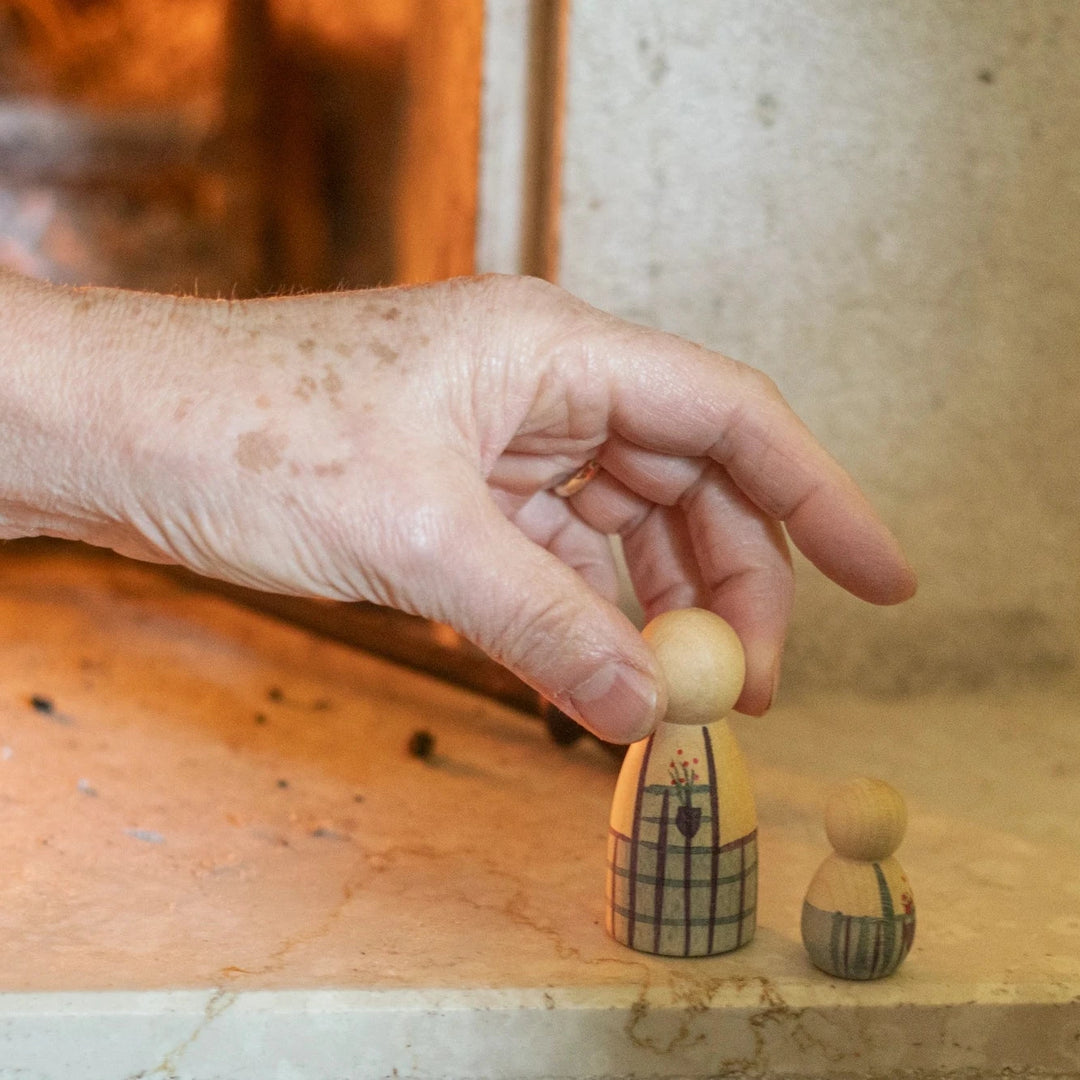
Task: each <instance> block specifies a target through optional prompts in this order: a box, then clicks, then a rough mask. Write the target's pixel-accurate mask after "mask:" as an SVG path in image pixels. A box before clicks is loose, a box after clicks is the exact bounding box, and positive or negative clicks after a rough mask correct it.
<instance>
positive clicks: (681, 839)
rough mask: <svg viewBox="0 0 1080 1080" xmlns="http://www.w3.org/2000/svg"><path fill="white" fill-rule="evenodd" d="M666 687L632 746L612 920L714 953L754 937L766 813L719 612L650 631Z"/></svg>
mask: <svg viewBox="0 0 1080 1080" xmlns="http://www.w3.org/2000/svg"><path fill="white" fill-rule="evenodd" d="M644 637H645V640H646V641H647V642H648V643H649V645H650V646H651V648H652V649H653V652H654V653H655V654H656V657H657V661H658V662H659V665H660V668H661V670H662V671H663V673H664V676H665V680H666V682H667V686H668V707H667V712H666V713H665V715H664V718H663V720H662V721H661V722H660V723H659V724H658V725H657V727H656V730H655V731H654V732H653V733H652V734H651V735H649V736H648V737H646V738H645V739H642V740H641V741H640V742H636V743H634V744H633V745H632V746H631V747H630V748H629V750H628V751H627V753H626V758H625V759H624V761H623V766H622V770H621V772H620V774H619V779H618V783H617V784H616V787H615V795H614V799H613V801H612V808H611V828H610V830H609V833H608V870H607V929H608V933H610V934H611V936H612V937H614V938H615V939H616V940H617V941H619V942H621V943H622V944H624V945H629V946H630V947H631V948H633V949H637V950H639V951H641V952H647V953H654V954H658V955H662V956H709V955H713V954H715V953H722V952H729V951H731V950H732V949H737V948H739V946H741V945H745V944H746V943H747V942H748V941H750V939H751V938H752V937H753V936H754V929H755V925H756V922H755V920H756V904H757V817H756V814H755V810H754V798H753V793H752V791H751V788H750V778H749V775H748V774H747V771H746V766H745V764H744V762H743V759H742V755H741V754H740V752H739V748H738V745H737V744H736V742H735V738H734V736H733V735H732V733H731V729H730V727H729V726H728V723H727V720H726V719H725V717H726V715H727V713H728V712H730V710H731V708H732V706H733V705H734V704H735V701H736V700H737V699H738V697H739V694H740V693H741V692H742V686H743V680H744V678H745V675H746V661H745V657H744V655H743V649H742V645H741V643H740V641H739V638H738V636H737V635H736V634H735V631H734V630H732V628H731V627H730V626H728V624H727V623H726V622H724V620H723V619H721V618H720V617H719V616H717V615H714V614H713V613H712V612H710V611H705V610H703V609H700V608H690V609H685V610H681V611H669V612H667V613H666V614H664V615H660V616H659V617H657V618H656V619H654V620H653V621H652V622H651V623H649V625H648V626H646V628H645V630H644Z"/></svg>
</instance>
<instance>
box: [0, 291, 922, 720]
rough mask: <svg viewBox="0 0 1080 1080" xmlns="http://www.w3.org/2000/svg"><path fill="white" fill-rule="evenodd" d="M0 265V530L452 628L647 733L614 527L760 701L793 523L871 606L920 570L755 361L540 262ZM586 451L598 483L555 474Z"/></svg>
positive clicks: (630, 558)
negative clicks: (325, 281)
mask: <svg viewBox="0 0 1080 1080" xmlns="http://www.w3.org/2000/svg"><path fill="white" fill-rule="evenodd" d="M0 287H2V290H3V292H4V293H5V295H6V294H8V293H10V294H12V295H10V296H8V297H7V299H8V300H9V301H10V302H9V303H8V306H7V308H6V314H5V316H4V324H3V326H2V327H0V330H2V331H3V333H4V335H5V338H6V340H8V341H9V342H16V343H17V344H16V345H9V346H7V347H6V348H7V353H6V355H5V363H6V364H7V368H8V372H9V386H13V387H14V388H15V390H14V391H11V390H10V389H9V391H8V392H7V394H6V398H5V399H4V400H2V401H0V419H2V420H3V422H4V425H5V427H4V430H6V431H7V432H8V442H9V450H11V451H13V452H11V453H9V464H8V466H7V467H6V473H7V475H4V474H3V472H0V534H2V535H4V536H18V535H29V534H41V533H45V534H53V535H61V536H68V537H74V538H78V539H84V540H87V541H89V542H91V543H96V544H101V545H105V546H108V547H112V548H114V549H115V550H117V551H119V552H122V553H125V554H128V555H131V556H134V557H136V558H140V559H149V560H154V561H165V562H174V563H180V564H183V565H185V566H187V567H189V568H191V569H193V570H195V571H198V572H199V573H202V574H207V575H211V576H213V577H217V578H222V579H225V580H228V581H233V582H238V583H240V584H243V585H248V586H254V587H256V588H261V589H266V590H272V591H277V592H287V593H295V594H301V595H310V596H323V597H333V598H337V599H343V600H358V599H363V600H371V601H375V602H377V603H380V604H387V605H391V606H393V607H396V608H399V609H401V610H404V611H408V612H412V613H416V614H420V615H424V616H427V617H430V618H433V619H437V620H440V621H443V622H446V623H449V624H450V625H452V626H454V627H455V628H456V629H457V630H459V631H460V632H461V633H462V634H464V635H465V636H466V637H468V638H469V639H470V640H472V641H474V642H475V643H476V644H478V645H479V646H480V647H481V648H483V649H484V650H486V651H487V652H488V653H489V654H490V655H492V656H493V657H495V658H496V659H497V660H499V661H500V662H502V663H504V664H505V665H507V666H508V667H509V668H511V669H512V670H513V671H515V672H516V673H517V674H518V675H520V676H521V677H522V678H524V679H525V680H526V681H528V682H529V683H530V684H531V685H533V686H535V687H536V688H537V689H538V690H540V691H541V692H542V693H544V694H545V695H547V696H548V697H549V698H551V699H552V700H554V701H555V702H556V703H558V704H559V705H560V706H561V707H562V708H564V709H565V710H566V711H567V712H569V713H570V714H571V715H574V716H576V717H577V718H578V719H580V720H581V721H582V722H583V723H584V724H585V725H586V726H588V727H590V728H591V729H592V730H594V731H596V732H597V733H598V734H600V735H602V736H604V737H606V738H609V739H613V740H617V741H627V740H630V739H633V738H637V737H640V736H641V735H643V734H644V733H645V732H647V731H648V730H649V729H650V728H651V727H652V725H653V724H654V723H655V721H656V719H657V718H658V711H659V710H662V708H663V704H664V696H665V690H664V687H663V685H662V680H660V679H659V677H658V675H657V672H656V670H655V667H654V663H653V660H652V657H651V655H650V653H649V652H648V650H647V648H646V647H645V645H644V643H643V642H642V640H641V638H640V635H639V634H638V633H637V632H636V631H635V630H634V628H633V626H632V625H631V624H630V622H629V621H628V620H627V619H626V617H625V616H624V615H623V614H622V613H621V612H620V611H619V610H618V609H617V607H616V606H615V605H614V603H613V601H614V598H615V594H616V584H617V582H616V573H615V569H614V566H613V563H612V557H611V550H610V544H609V541H608V534H615V533H618V534H620V535H621V536H622V539H623V543H624V549H625V553H626V559H627V564H628V566H629V569H630V572H631V577H632V580H633V583H634V586H635V588H636V590H637V592H638V595H639V597H640V599H641V601H642V603H643V606H644V608H645V610H646V613H647V614H648V615H650V616H651V615H654V614H657V613H659V612H660V611H663V610H667V609H668V608H672V607H684V606H690V605H696V606H702V607H708V608H711V609H712V610H714V611H716V612H718V613H719V614H721V615H723V616H724V617H725V618H726V619H728V621H729V622H731V623H732V625H733V626H734V627H735V629H736V630H737V631H738V633H739V635H740V637H741V638H742V640H743V643H744V646H745V648H746V652H747V664H748V673H747V681H746V686H745V689H744V691H743V694H742V697H741V698H740V700H739V702H738V705H737V707H738V708H739V709H741V710H742V711H744V712H749V713H753V714H759V713H761V712H763V711H765V710H766V709H767V708H768V706H769V704H770V702H771V699H772V696H773V693H774V690H775V684H776V679H777V675H778V670H779V660H780V654H781V649H782V644H783V639H784V634H785V631H786V627H787V622H788V617H789V614H790V608H791V600H792V573H791V564H790V559H789V556H788V551H787V546H786V541H785V531H786V534H787V536H790V538H791V539H792V540H793V541H794V543H795V544H796V545H797V546H798V547H799V548H800V549H801V550H802V551H803V552H804V553H805V554H806V555H807V556H808V557H809V558H810V559H811V560H812V561H813V562H814V563H815V564H816V565H817V566H818V567H819V568H820V569H821V570H822V571H823V572H824V573H825V574H827V575H828V576H829V577H831V578H832V579H833V580H835V581H836V582H838V583H839V584H840V585H841V586H843V587H844V588H846V589H848V590H850V591H851V592H853V593H855V594H856V595H858V596H860V597H862V598H864V599H866V600H869V601H872V602H875V603H893V602H896V601H899V600H902V599H905V598H906V597H908V596H909V595H911V593H912V592H913V590H914V577H913V574H912V572H911V570H910V568H909V567H908V566H907V564H906V562H905V561H904V559H903V556H902V555H901V553H900V551H899V549H898V547H897V545H896V543H895V541H894V540H893V539H892V537H891V536H890V534H889V533H888V531H887V530H886V529H885V527H884V526H883V525H882V524H881V523H880V521H879V520H878V519H877V517H876V516H875V515H874V513H873V512H872V510H871V509H870V507H869V506H868V504H867V502H866V500H865V499H864V498H863V496H862V495H861V494H860V492H859V491H858V490H857V488H856V487H855V485H854V484H853V483H852V481H851V480H850V479H849V478H848V476H847V475H846V474H845V473H844V472H843V471H842V470H841V469H840V468H839V466H838V465H836V463H835V462H834V461H833V460H832V459H831V458H830V457H829V456H828V455H827V454H826V453H825V451H824V450H822V448H821V447H820V446H819V445H818V444H817V443H816V442H815V441H814V439H813V438H812V437H811V436H810V434H809V433H808V432H807V430H806V429H805V427H804V426H803V425H802V424H801V423H800V421H799V420H798V419H797V418H796V416H795V415H794V414H793V413H792V412H791V410H790V409H789V408H788V406H787V405H786V404H785V403H784V402H783V400H782V398H781V397H780V395H779V393H778V392H777V390H776V388H775V387H774V386H773V385H772V384H771V383H770V382H769V381H768V380H767V379H766V378H765V377H764V376H763V375H761V374H760V373H758V372H756V371H754V370H753V369H751V368H748V367H746V366H744V365H741V364H738V363H736V362H734V361H731V360H728V359H726V358H724V357H722V356H719V355H717V354H715V353H712V352H709V351H707V350H705V349H703V348H701V347H699V346H696V345H693V344H691V343H689V342H686V341H684V340H681V339H679V338H676V337H672V336H669V335H666V334H662V333H659V332H657V331H653V330H648V329H645V328H642V327H639V326H634V325H631V324H629V323H626V322H623V321H620V320H618V319H615V318H613V317H611V316H609V315H605V314H603V313H601V312H599V311H596V310H594V309H592V308H590V307H588V306H587V305H585V304H583V303H582V302H580V301H578V300H576V299H574V298H573V297H571V296H569V295H568V294H566V293H565V292H562V291H561V290H559V289H557V288H555V287H553V286H551V285H547V284H545V283H543V282H539V281H535V280H531V279H519V278H482V279H462V280H455V281H450V282H442V283H438V284H434V285H430V286H423V287H414V288H400V289H384V290H377V291H370V292H362V293H338V294H322V295H313V296H298V297H289V298H278V299H272V300H258V301H245V302H235V301H234V302H226V301H209V300H199V299H176V298H172V297H161V296H147V295H142V294H136V293H123V292H114V291H106V290H78V291H74V290H59V289H53V288H49V287H43V286H37V285H31V284H30V283H28V282H23V281H21V280H15V279H0ZM593 457H597V458H599V460H600V462H601V463H602V466H603V469H602V471H601V473H600V474H599V475H598V476H597V477H596V478H595V479H594V480H593V481H592V482H591V483H590V484H588V485H587V486H586V487H585V488H583V489H582V490H581V491H580V492H579V493H577V494H575V495H573V496H572V497H570V498H566V499H564V498H559V497H557V496H556V495H555V494H553V493H552V492H551V490H550V489H551V487H552V485H553V484H555V483H557V482H558V481H559V480H561V479H563V478H565V477H566V475H567V474H569V473H572V472H573V471H574V470H575V469H576V468H578V466H580V465H581V464H582V463H583V462H585V461H587V460H589V459H590V458H593ZM3 468H4V467H3V466H0V470H2V469H3Z"/></svg>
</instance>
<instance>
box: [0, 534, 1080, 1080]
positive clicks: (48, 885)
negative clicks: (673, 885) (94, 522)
mask: <svg viewBox="0 0 1080 1080" xmlns="http://www.w3.org/2000/svg"><path fill="white" fill-rule="evenodd" d="M1078 721H1080V693H1078V692H1077V690H1076V688H1075V687H1074V686H1071V685H1065V684H1058V685H1057V686H1056V687H1052V688H1049V689H1045V690H1040V691H1034V690H1031V691H1017V692H1016V693H1015V694H1013V695H1011V696H1009V697H1007V698H1002V697H991V696H988V695H985V694H982V695H972V696H970V697H967V698H962V699H945V698H941V699H936V698H918V699H913V700H905V701H872V700H855V699H852V698H837V699H835V700H824V699H815V700H810V701H788V702H785V703H782V704H781V705H779V706H778V707H777V708H776V709H774V710H773V712H772V714H771V715H770V716H769V718H768V719H766V720H749V719H740V720H738V721H737V724H736V727H737V734H738V736H739V738H740V741H741V743H742V746H743V749H744V751H745V753H746V756H747V759H748V762H749V765H750V769H751V773H752V775H753V778H754V783H755V788H756V791H757V797H758V809H759V815H760V827H761V833H760V840H761V876H760V898H761V899H760V910H759V928H758V932H757V936H756V938H755V940H754V941H753V943H752V944H751V945H749V946H748V947H747V948H745V949H743V950H741V951H740V952H738V953H736V954H733V955H729V956H726V957H720V958H713V959H708V960H686V961H681V960H665V959H658V958H652V957H645V956H639V955H637V954H634V953H631V952H629V951H628V950H625V949H623V948H622V947H620V946H618V945H616V944H615V943H613V942H612V941H610V940H609V939H608V938H607V937H606V935H605V933H604V929H603V880H604V857H605V836H606V829H607V812H608V805H609V803H610V798H611V791H612V787H613V785H614V782H615V776H616V772H617V762H616V761H615V760H614V759H613V758H612V756H611V755H610V754H608V753H607V752H605V751H604V750H603V749H602V748H601V747H600V746H598V745H597V744H595V743H591V742H588V741H582V742H579V743H577V744H576V745H574V746H573V747H570V748H563V747H559V746H556V745H554V744H553V743H552V742H551V741H550V740H549V738H548V737H547V734H546V732H545V730H544V728H543V725H541V724H540V723H538V722H537V721H536V720H535V719H534V718H529V717H526V716H524V715H522V714H519V713H517V712H515V711H513V710H512V709H509V708H507V707H505V706H502V705H498V704H496V703H493V702H491V701H490V700H487V699H484V698H482V697H479V696H477V695H474V694H472V693H469V692H467V691H464V690H460V689H456V688H453V687H450V686H447V685H444V684H443V683H441V682H439V681H438V680H436V679H433V678H430V677H427V676H423V675H419V674H417V673H415V672H410V671H406V670H404V669H401V668H399V667H396V666H395V665H393V664H390V663H388V662H386V661H383V660H379V659H376V658H373V657H371V656H369V655H366V654H364V653H361V652H358V651H356V650H352V649H349V648H346V647H344V646H342V645H339V644H334V643H331V642H328V641H326V640H322V639H320V638H317V637H315V636H313V635H312V634H310V633H308V632H306V631H303V630H300V629H298V628H296V627H294V626H289V625H285V624H283V623H281V622H278V621H276V620H274V619H272V618H269V617H267V616H265V615H260V614H258V613H255V612H252V611H249V610H246V609H244V608H241V607H239V606H236V605H234V604H232V603H230V602H229V601H227V600H224V599H222V598H221V597H217V596H213V595H210V594H206V593H202V592H198V591H193V590H191V589H189V588H186V587H184V586H182V585H180V584H178V583H176V582H175V581H172V580H169V579H166V578H164V577H162V576H161V575H160V574H158V573H157V572H155V571H153V570H152V569H150V568H146V567H142V566H139V565H137V564H134V563H126V562H121V561H111V560H102V559H98V558H85V559H84V558H82V557H80V556H79V555H78V553H77V549H76V551H75V552H73V553H68V554H66V555H65V556H64V557H57V556H55V555H41V554H35V555H32V556H24V555H18V554H16V553H15V549H14V548H12V549H10V550H9V551H8V552H5V553H3V554H0V821H2V826H3V827H2V829H0V845H2V865H3V866H4V868H5V873H4V875H3V877H2V878H0V900H2V902H0V935H2V940H3V942H4V948H3V950H0V989H2V991H3V992H2V993H0V1080H15V1078H18V1080H26V1078H33V1080H44V1078H49V1080H51V1078H53V1077H55V1078H63V1080H121V1078H132V1080H133V1078H135V1077H139V1078H145V1080H150V1078H157V1077H160V1078H163V1080H164V1078H167V1077H175V1078H180V1080H211V1078H219V1077H221V1078H225V1077H228V1078H246V1077H252V1078H256V1077H257V1078H260V1080H262V1078H279V1077H280V1078H288V1080H309V1078H310V1080H315V1078H319V1080H323V1078H339V1077H340V1078H345V1077H369V1076H370V1077H378V1076H399V1077H417V1078H421V1077H422V1078H431V1080H435V1078H451V1077H454V1078H457V1077H470V1078H489V1077H490V1078H499V1080H504V1078H506V1080H509V1078H521V1080H525V1078H540V1077H565V1078H599V1077H641V1078H645V1077H648V1078H659V1077H671V1078H675V1077H715V1076H727V1075H731V1076H751V1077H776V1078H780V1077H826V1076H829V1077H848V1076H850V1077H869V1076H874V1077H883V1076H893V1075H895V1076H898V1077H901V1076H911V1077H916V1076H918V1077H951V1076H962V1077H975V1076H999V1075H1001V1074H1002V1073H1004V1072H1011V1074H1013V1075H1021V1076H1024V1075H1031V1076H1057V1077H1075V1076H1076V1075H1078V1074H1080V869H1078V868H1080V722H1078ZM419 729H424V730H427V731H429V732H431V733H432V734H433V735H434V737H435V746H434V753H433V754H432V755H431V756H430V757H428V758H426V759H422V758H418V757H416V756H413V755H412V754H411V753H410V751H409V743H410V738H411V736H412V735H413V734H414V733H415V732H416V731H417V730H419ZM858 774H870V775H877V776H881V777H882V778H884V779H886V780H888V781H889V782H890V783H893V784H894V785H895V786H896V787H898V788H899V789H900V790H901V791H903V792H904V794H905V796H906V797H907V799H908V804H909V810H910V825H909V830H908V837H907V840H906V841H905V843H904V845H903V846H902V847H901V849H900V852H899V857H900V860H901V862H902V863H903V864H904V866H905V868H906V870H907V872H908V876H909V877H910V879H911V882H912V885H913V887H914V890H915V898H916V903H917V906H918V914H919V924H918V932H917V935H916V940H915V945H914V948H913V950H912V953H911V955H910V956H909V958H908V960H907V962H906V963H905V965H904V966H903V967H902V968H901V969H900V971H899V972H898V973H897V975H896V976H894V977H893V978H891V979H889V980H885V981H882V982H879V983H871V984H850V983H842V982H838V981H836V980H833V979H830V978H828V977H827V976H824V975H822V974H821V973H819V972H817V971H816V970H815V969H813V968H812V967H811V966H810V964H809V962H808V960H807V959H806V956H805V953H804V952H803V949H802V946H801V944H800V941H799V930H798V926H799V912H800V905H801V902H802V894H803V891H804V890H805V888H806V885H807V883H808V882H809V880H810V877H811V876H812V874H813V872H814V870H815V869H816V866H817V864H818V862H819V861H820V859H821V858H823V857H824V855H825V854H826V853H827V845H826V842H825V837H824V831H823V828H822V824H821V806H822V804H823V801H824V798H825V796H826V794H827V792H828V790H829V788H830V786H831V785H832V784H833V783H834V782H836V781H838V780H841V779H845V778H847V777H849V776H852V775H858Z"/></svg>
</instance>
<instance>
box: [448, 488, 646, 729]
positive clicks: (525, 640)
mask: <svg viewBox="0 0 1080 1080" xmlns="http://www.w3.org/2000/svg"><path fill="white" fill-rule="evenodd" d="M480 502H481V509H480V511H479V513H477V508H476V507H475V506H473V507H472V510H471V513H470V515H469V536H470V539H469V542H468V544H462V545H459V547H460V549H461V550H459V551H458V552H455V557H454V559H453V560H452V561H451V562H449V563H446V562H444V563H443V564H442V566H441V568H440V577H441V579H442V580H441V581H440V583H439V590H438V591H439V593H440V594H441V605H440V606H442V607H443V611H442V612H441V613H440V615H439V617H440V618H441V619H443V620H444V621H446V622H448V623H450V624H451V625H452V626H454V627H455V628H456V629H457V630H459V631H460V632H461V633H462V634H464V635H465V636H466V637H467V638H469V640H470V641H473V642H474V643H475V644H477V645H479V646H480V648H482V649H483V650H484V651H485V652H486V653H488V655H489V656H491V657H493V658H494V659H495V660H497V661H499V663H501V664H503V665H505V666H506V667H507V668H509V669H510V670H511V671H513V672H514V674H515V675H517V676H518V677H519V678H520V679H522V680H523V681H524V682H526V683H528V684H529V685H530V686H532V687H533V688H534V689H536V690H537V691H539V692H540V693H541V694H543V695H544V697H546V698H548V699H549V700H550V701H552V702H553V703H554V704H555V705H557V706H558V707H559V708H560V709H562V710H563V712H565V713H567V714H568V715H569V716H572V717H573V718H574V719H575V720H577V721H578V722H579V723H581V724H582V725H584V726H585V727H586V728H588V729H589V730H590V731H592V732H593V733H594V734H596V735H598V736H599V737H600V738H602V739H606V740H608V741H610V742H618V743H625V742H633V741H635V740H637V739H641V738H644V737H645V736H646V735H647V734H648V733H649V732H650V731H652V729H653V728H654V727H655V725H656V722H657V720H658V719H659V718H660V716H662V715H663V708H664V706H665V700H666V691H665V689H664V682H663V679H662V678H661V676H660V673H659V670H658V667H657V664H656V661H655V659H654V657H653V654H652V652H651V651H650V649H649V647H648V646H647V645H646V644H645V642H644V640H643V639H642V637H641V635H640V634H639V633H638V631H637V630H636V629H635V628H634V626H633V624H632V623H631V622H630V620H629V619H628V618H627V617H626V616H625V615H624V614H623V613H622V612H621V611H620V610H619V609H618V608H617V607H616V606H615V605H614V604H612V603H610V602H609V601H607V600H606V599H604V598H603V597H601V596H600V595H599V594H598V593H596V592H595V591H594V590H593V589H592V588H590V587H589V585H587V584H586V582H585V581H584V580H583V579H582V578H581V577H580V575H579V574H577V573H576V572H575V571H574V570H572V569H571V568H570V567H569V566H567V565H566V564H565V563H563V562H562V561H561V560H559V559H558V558H556V557H555V556H554V555H552V554H550V553H549V552H548V551H546V550H545V549H544V548H542V547H540V546H539V545H537V544H535V543H533V542H532V541H531V540H529V539H528V538H527V537H526V536H525V535H524V533H522V532H521V531H520V530H519V529H518V528H517V527H516V526H515V525H513V524H512V523H511V522H510V521H508V520H507V519H506V518H505V517H504V516H503V514H502V513H501V512H500V511H499V509H498V507H497V506H496V505H495V503H494V502H493V501H492V500H491V498H490V496H489V495H488V493H487V492H486V490H485V491H484V497H483V499H482V500H480Z"/></svg>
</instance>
